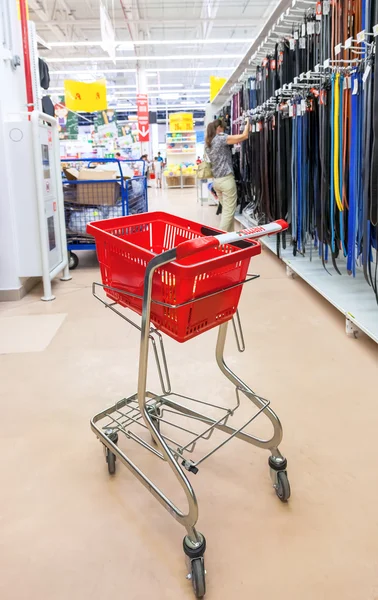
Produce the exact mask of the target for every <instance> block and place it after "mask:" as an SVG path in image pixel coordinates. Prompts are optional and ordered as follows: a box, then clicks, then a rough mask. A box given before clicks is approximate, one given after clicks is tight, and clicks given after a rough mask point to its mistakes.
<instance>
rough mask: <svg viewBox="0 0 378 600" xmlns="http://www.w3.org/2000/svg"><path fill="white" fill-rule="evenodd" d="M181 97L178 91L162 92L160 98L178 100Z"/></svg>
mask: <svg viewBox="0 0 378 600" xmlns="http://www.w3.org/2000/svg"><path fill="white" fill-rule="evenodd" d="M179 97H180V95H179V93H178V92H167V93H165V94H160V96H159V98H161V99H162V100H178V98H179Z"/></svg>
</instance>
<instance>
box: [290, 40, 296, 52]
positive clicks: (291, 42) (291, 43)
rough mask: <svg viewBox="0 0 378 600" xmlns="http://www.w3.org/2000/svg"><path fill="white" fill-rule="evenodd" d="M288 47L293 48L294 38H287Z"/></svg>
mask: <svg viewBox="0 0 378 600" xmlns="http://www.w3.org/2000/svg"><path fill="white" fill-rule="evenodd" d="M289 48H290V50H295V39H294V38H290V39H289Z"/></svg>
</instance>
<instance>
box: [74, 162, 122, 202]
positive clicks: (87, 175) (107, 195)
mask: <svg viewBox="0 0 378 600" xmlns="http://www.w3.org/2000/svg"><path fill="white" fill-rule="evenodd" d="M67 173H69V175H70V181H77V184H76V185H75V184H70V186H69V188H70V189H72V194H69V195H68V194H66V195H65V196H67V201H69V202H71V203H73V204H84V205H87V206H88V205H90V206H101V205H106V206H114V205H115V204H116V202H117V200H119V198H120V196H121V186H120V184H119V183H118V182H117V181H116V176H117V173H116V172H115V171H109V170H103V169H100V168H96V169H81V170H80V171H77V170H76V169H67ZM67 173H66V175H67ZM97 180H98V181H99V183H92V182H94V181H97ZM104 180H105V181H104ZM108 180H109V181H108ZM80 181H83V182H84V181H90V183H79V182H80ZM68 197H69V198H68Z"/></svg>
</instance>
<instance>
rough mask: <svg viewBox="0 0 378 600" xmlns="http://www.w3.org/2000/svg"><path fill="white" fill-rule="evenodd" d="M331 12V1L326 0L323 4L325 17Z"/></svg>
mask: <svg viewBox="0 0 378 600" xmlns="http://www.w3.org/2000/svg"><path fill="white" fill-rule="evenodd" d="M330 10H331V3H330V1H329V0H324V2H323V15H324V16H325V17H326V16H327V15H329V13H330Z"/></svg>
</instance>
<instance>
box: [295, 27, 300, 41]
mask: <svg viewBox="0 0 378 600" xmlns="http://www.w3.org/2000/svg"><path fill="white" fill-rule="evenodd" d="M294 39H295V40H299V31H298V29H295V30H294Z"/></svg>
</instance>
